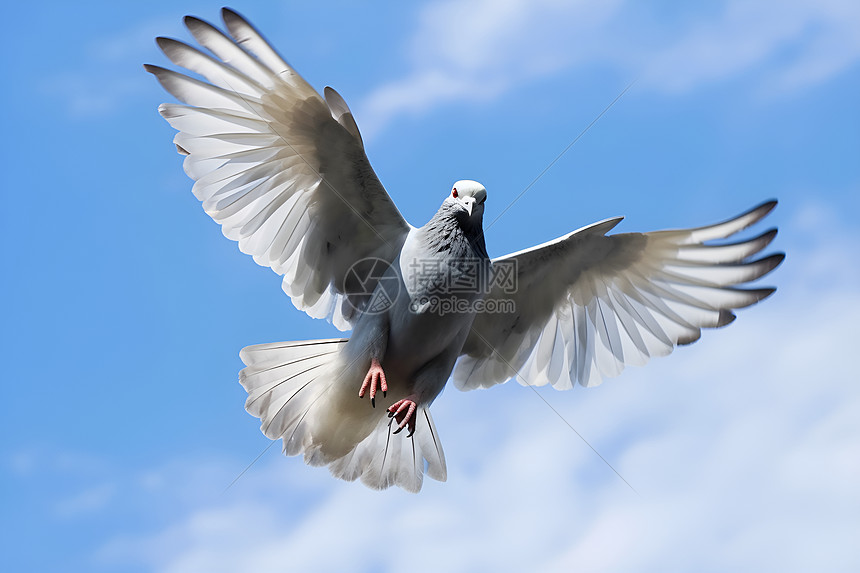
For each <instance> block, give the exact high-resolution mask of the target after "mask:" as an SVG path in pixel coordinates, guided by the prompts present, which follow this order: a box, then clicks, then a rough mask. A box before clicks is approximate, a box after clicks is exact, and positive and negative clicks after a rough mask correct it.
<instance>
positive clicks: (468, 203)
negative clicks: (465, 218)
mask: <svg viewBox="0 0 860 573" xmlns="http://www.w3.org/2000/svg"><path fill="white" fill-rule="evenodd" d="M463 206H464V207H466V211H468V213H469V216H470V217H471V216H472V207H474V206H475V200H474V199H472V198H471V197H469V198H468V199H465V200H464V201H463Z"/></svg>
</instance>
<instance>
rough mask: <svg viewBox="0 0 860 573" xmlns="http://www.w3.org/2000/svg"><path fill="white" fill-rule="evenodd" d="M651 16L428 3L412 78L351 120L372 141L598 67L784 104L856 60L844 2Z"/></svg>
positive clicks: (532, 5) (853, 16) (849, 5)
mask: <svg viewBox="0 0 860 573" xmlns="http://www.w3.org/2000/svg"><path fill="white" fill-rule="evenodd" d="M658 10H659V8H658V7H656V6H653V5H649V6H644V5H642V4H638V3H637V4H634V3H632V2H624V1H623V0H613V1H611V2H584V1H583V2H559V1H555V0H542V1H529V0H505V1H503V2H490V1H489V0H470V1H467V2H463V1H459V0H458V1H454V0H446V1H441V2H436V3H434V4H431V5H429V6H428V7H427V8H426V9H425V10H424V12H422V15H421V18H420V20H419V22H418V26H417V30H416V32H415V34H414V35H413V40H412V46H411V49H410V50H409V52H408V53H409V54H410V56H411V62H412V70H411V71H410V72H409V73H407V75H406V76H405V77H402V78H397V79H394V80H392V81H391V82H389V83H388V84H385V85H382V86H381V87H380V88H378V89H377V90H376V91H375V92H373V93H371V94H370V95H369V96H368V98H367V99H366V101H365V102H364V105H363V106H361V110H360V112H359V114H358V115H359V117H360V118H361V120H362V125H363V126H365V128H364V129H365V130H366V131H367V132H368V133H369V134H371V135H372V134H373V133H374V132H376V131H378V130H380V129H381V128H383V127H384V126H385V125H386V124H387V123H388V122H390V121H391V120H392V119H393V118H395V117H397V116H400V115H403V114H415V113H422V112H425V111H427V110H429V109H432V108H433V107H435V106H438V105H441V104H444V103H447V102H450V101H452V100H465V101H480V100H482V99H486V98H490V97H494V96H496V95H498V94H500V93H503V92H505V91H507V90H509V89H513V88H515V87H516V86H518V85H521V84H522V83H523V82H525V81H530V80H532V79H534V78H537V77H541V76H546V75H551V74H553V73H556V72H558V71H561V70H566V71H569V70H571V69H574V68H576V67H578V66H581V65H592V64H595V63H600V64H602V65H606V66H608V67H609V68H614V69H616V70H618V71H619V72H621V74H622V75H623V76H624V77H626V78H627V79H628V80H630V79H633V77H634V76H638V77H639V78H640V80H641V81H640V86H641V87H643V88H644V89H649V90H652V91H655V92H660V93H675V92H683V91H687V90H691V89H694V88H697V87H700V86H702V85H705V84H708V83H713V82H719V81H725V80H729V79H732V78H735V77H739V76H741V75H742V74H746V73H750V72H755V73H756V74H759V75H760V79H759V80H757V82H755V83H756V84H758V82H760V83H761V87H762V88H763V91H766V92H767V91H770V92H781V91H785V90H797V89H803V88H805V87H808V86H811V85H815V84H818V83H821V82H824V81H826V80H828V79H830V78H832V77H833V76H835V75H837V74H839V73H840V72H842V71H843V70H845V69H847V68H849V67H850V66H852V65H854V64H856V62H857V60H858V59H860V5H858V4H857V3H856V2H852V1H850V0H828V1H824V2H819V1H816V0H789V1H785V2H772V1H767V0H761V1H748V0H724V1H723V2H721V3H719V4H718V5H717V6H716V8H715V9H701V10H699V11H698V12H697V13H695V14H690V15H688V17H686V18H676V19H674V21H673V19H671V18H661V17H660V15H658V14H657V11H658ZM688 10H689V9H688Z"/></svg>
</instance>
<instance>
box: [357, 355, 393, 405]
mask: <svg viewBox="0 0 860 573" xmlns="http://www.w3.org/2000/svg"><path fill="white" fill-rule="evenodd" d="M377 384H378V385H379V389H380V390H382V396H383V397H385V394H386V392H388V382H387V381H386V380H385V372H383V370H382V365H381V364H380V363H379V360H377V359H376V358H374V359H372V360H371V361H370V369H369V370H368V371H367V376H365V377H364V382H362V384H361V388H360V389H359V390H358V397H359V398H364V393H365V392H366V391H367V390H368V389H370V405H371V406H373V407H374V408H376V387H377Z"/></svg>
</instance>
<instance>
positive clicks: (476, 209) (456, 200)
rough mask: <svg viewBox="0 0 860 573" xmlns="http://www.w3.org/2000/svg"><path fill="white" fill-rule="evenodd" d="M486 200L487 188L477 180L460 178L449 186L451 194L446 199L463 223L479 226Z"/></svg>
mask: <svg viewBox="0 0 860 573" xmlns="http://www.w3.org/2000/svg"><path fill="white" fill-rule="evenodd" d="M486 200H487V190H486V189H484V186H483V185H481V184H480V183H478V182H477V181H470V180H468V179H462V180H460V181H457V182H456V183H454V185H453V186H452V187H451V194H450V195H449V196H448V199H446V201H447V202H449V203H450V205H451V206H453V207H454V212H455V213H456V214H457V218H458V219H460V220H461V221H462V222H463V223H468V224H470V225H477V226H478V227H480V226H481V221H482V220H483V218H484V201H486Z"/></svg>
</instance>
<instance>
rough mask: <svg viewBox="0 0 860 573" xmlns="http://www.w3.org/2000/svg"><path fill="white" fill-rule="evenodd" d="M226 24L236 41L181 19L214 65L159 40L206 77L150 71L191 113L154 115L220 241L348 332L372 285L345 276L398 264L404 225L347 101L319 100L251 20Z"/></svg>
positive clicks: (176, 108) (330, 96) (166, 109)
mask: <svg viewBox="0 0 860 573" xmlns="http://www.w3.org/2000/svg"><path fill="white" fill-rule="evenodd" d="M222 16H223V18H224V23H225V24H226V27H227V30H228V32H229V34H230V36H227V35H225V34H224V33H222V32H221V31H220V30H218V29H217V28H215V27H213V26H212V25H211V24H208V23H207V22H204V21H202V20H199V19H197V18H193V17H190V16H189V17H186V18H185V24H186V26H187V27H188V29H189V30H190V31H191V34H192V35H193V36H194V38H195V39H196V40H197V42H199V44H200V45H201V46H203V47H204V48H206V49H208V50H209V51H210V52H211V53H212V54H214V56H215V57H214V58H213V57H211V56H209V55H207V54H205V53H203V52H201V51H199V50H197V49H196V48H193V47H191V46H189V45H187V44H184V43H182V42H179V41H177V40H172V39H169V38H158V40H157V42H158V45H159V46H160V47H161V49H162V51H163V52H164V53H165V54H166V55H167V57H168V58H170V60H171V61H172V62H173V63H174V64H176V65H178V66H181V67H183V68H185V69H187V70H189V71H191V72H193V73H195V74H198V75H200V76H202V77H204V78H205V79H206V80H208V83H207V82H206V81H201V80H199V79H196V78H193V77H190V76H187V75H183V74H181V73H178V72H175V71H172V70H167V69H164V68H161V67H158V66H150V65H147V66H145V67H146V70H147V71H149V72H151V73H153V74H155V76H156V77H157V78H158V80H159V82H161V85H162V86H164V88H165V89H166V90H167V91H168V92H170V93H171V94H173V95H174V96H175V97H176V98H177V99H178V100H180V101H181V102H183V103H184V104H186V105H180V104H162V105H161V106H160V107H159V108H158V110H159V112H160V113H161V115H162V116H164V118H165V119H166V120H167V121H168V122H169V123H170V125H172V126H173V127H174V128H176V129H177V130H178V131H179V133H178V134H177V135H176V138H175V139H174V142H175V143H176V147H177V149H178V150H179V152H180V153H182V154H185V155H186V158H185V163H184V167H185V172H186V173H187V174H188V176H189V177H191V178H192V179H194V180H195V184H194V187H193V192H194V194H195V195H196V196H197V198H198V199H200V200H201V201H202V202H203V208H204V209H205V210H206V212H207V213H208V214H209V215H210V216H211V217H212V218H213V219H214V220H215V221H216V222H218V223H219V224H220V225H221V227H222V230H223V232H224V235H225V236H226V237H228V238H229V239H233V240H234V241H238V242H239V249H240V250H241V251H242V252H243V253H247V254H249V255H251V256H253V257H254V260H255V261H256V262H257V263H258V264H260V265H263V266H267V267H271V268H272V270H274V271H275V272H276V273H278V274H280V275H283V276H284V280H283V288H284V291H285V292H286V293H287V294H288V295H290V297H291V298H292V301H293V303H294V304H295V305H296V307H297V308H299V309H301V310H304V311H306V312H307V313H308V314H310V315H311V316H313V317H317V318H328V319H329V320H331V321H332V322H333V324H334V325H335V326H337V327H338V328H340V329H341V330H346V329H347V328H349V325H350V323H351V322H352V321H353V320H354V319H355V318H356V314H357V311H356V308H355V305H353V304H350V303H349V300H348V299H349V298H350V296H351V295H354V294H366V291H367V289H372V288H373V287H374V286H375V285H372V284H368V282H367V281H356V280H353V281H350V280H349V276H350V274H349V273H348V271H349V269H350V267H351V266H352V265H353V264H354V263H356V262H357V261H359V260H361V259H365V258H368V257H376V258H380V259H383V260H385V261H388V262H391V261H393V260H394V258H395V257H396V255H397V253H398V252H400V247H401V245H402V243H403V240H404V238H405V236H406V234H407V233H408V231H409V225H408V224H407V223H406V221H405V220H404V219H403V217H402V216H401V215H400V212H399V211H398V210H397V208H396V207H395V206H394V203H393V202H392V201H391V198H390V197H389V196H388V194H387V193H386V192H385V189H384V188H383V186H382V184H381V183H380V182H379V179H378V178H377V177H376V174H375V173H374V172H373V169H372V168H371V166H370V162H369V161H368V159H367V156H366V155H365V152H364V146H363V144H362V141H361V136H360V135H359V132H358V127H357V126H356V124H355V121H354V119H353V117H352V113H351V112H350V111H349V108H348V107H347V106H346V103H345V102H344V101H343V99H342V98H341V97H340V95H338V94H337V92H335V91H334V90H332V89H331V88H326V90H325V97H326V99H325V100H323V98H322V97H320V95H319V94H318V93H317V92H316V91H315V90H314V89H313V88H312V87H311V86H310V84H308V83H307V82H306V81H305V80H304V79H302V77H301V76H299V75H298V74H297V73H296V72H295V70H293V69H292V68H291V67H290V66H289V65H288V64H287V63H286V62H285V61H284V60H283V59H282V58H281V57H280V56H279V55H278V54H277V52H275V50H274V49H273V48H272V47H271V46H270V45H269V44H268V43H267V42H266V40H265V39H264V38H263V37H262V36H261V35H260V34H259V32H257V31H256V30H255V29H254V27H253V26H251V25H250V24H249V23H248V22H247V21H246V20H245V19H244V18H242V17H241V16H240V15H238V14H237V13H236V12H233V11H231V10H229V9H227V8H225V9H224V10H223V11H222ZM367 298H368V297H361V299H360V300H366V299H367ZM355 300H356V299H355V298H353V301H355Z"/></svg>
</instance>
